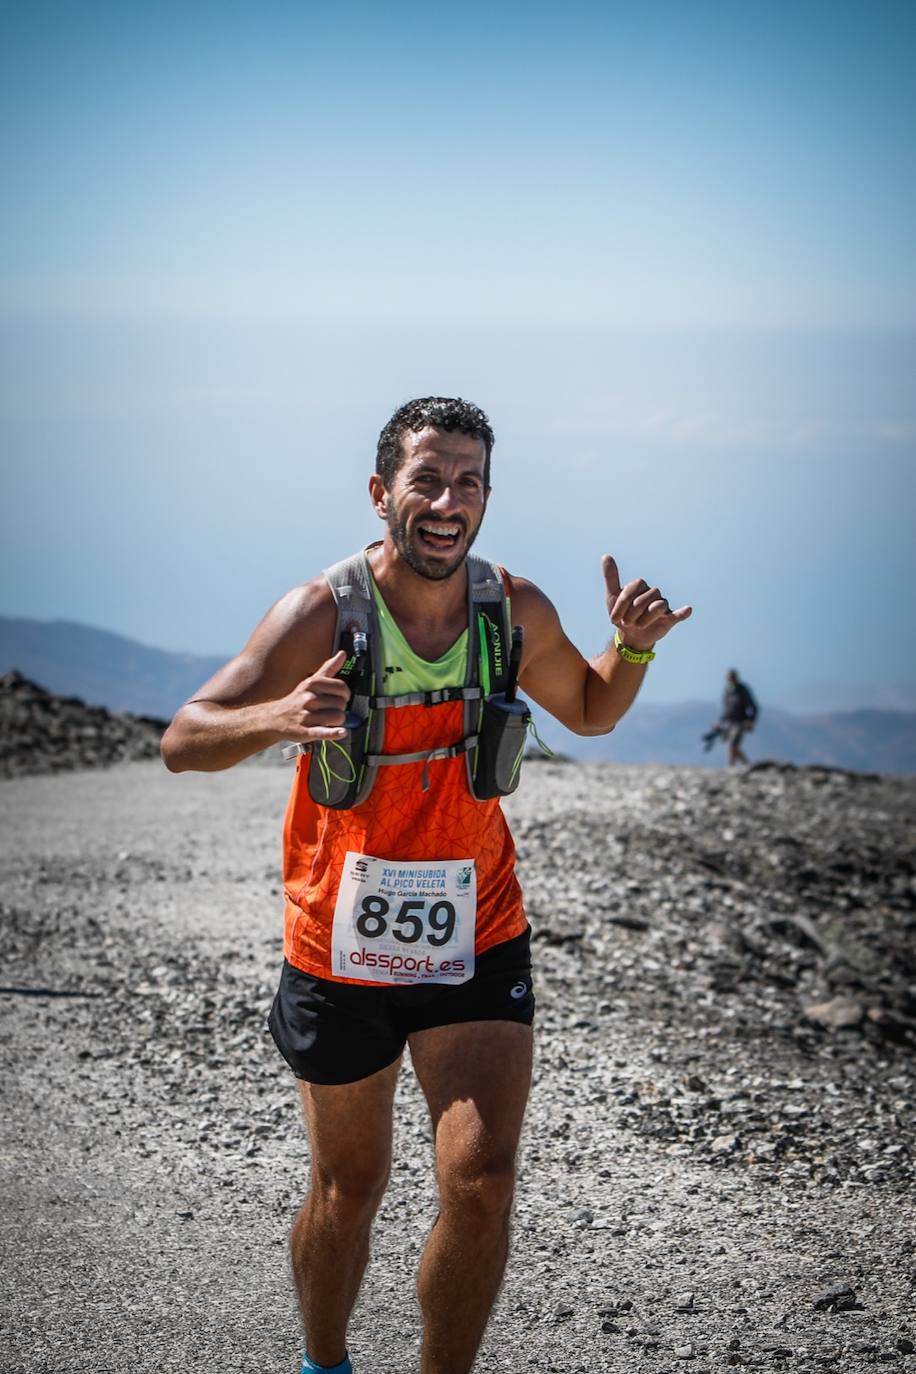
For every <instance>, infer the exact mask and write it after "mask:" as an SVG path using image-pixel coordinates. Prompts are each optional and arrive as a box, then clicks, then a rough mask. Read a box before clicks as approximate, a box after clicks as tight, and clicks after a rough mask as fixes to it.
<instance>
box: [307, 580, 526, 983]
mask: <svg viewBox="0 0 916 1374" xmlns="http://www.w3.org/2000/svg"><path fill="white" fill-rule="evenodd" d="M376 599H377V602H378V610H379V625H380V632H381V635H382V644H383V648H384V655H383V657H384V662H385V663H386V664H389V663H392V662H393V661H397V659H398V658H399V657H400V658H403V657H404V649H405V647H406V652H407V654H408V655H412V650H410V649H409V646H406V641H404V640H403V637H402V636H400V632H399V631H398V630H397V628H396V626H394V622H393V620H392V619H391V616H390V612H388V610H387V607H385V605H384V603H383V602H382V601H381V598H380V597H379V596H378V594H377V593H376ZM395 637H399V638H400V644H397V643H394V642H393V641H394V639H395ZM414 657H416V656H414ZM421 662H422V661H421ZM428 666H430V667H434V666H435V665H428ZM395 680H396V681H397V691H398V693H400V692H403V691H404V690H413V688H412V686H408V685H407V684H406V683H405V682H404V679H403V677H397V676H396V678H395ZM463 680H464V674H463V665H462V666H461V668H460V670H459V672H458V675H457V676H456V679H455V682H454V683H452V684H445V683H440V684H439V685H442V686H444V685H456V686H460V685H461V683H462V682H463ZM392 694H393V693H392ZM463 733H464V707H463V704H462V702H460V701H454V702H443V703H440V704H438V705H436V706H401V707H397V708H395V709H391V710H388V711H386V712H385V738H384V745H383V753H385V754H411V753H418V752H421V751H428V750H430V749H435V748H441V747H447V746H449V745H451V744H454V743H455V741H456V740H459V739H461V737H462V735H463ZM426 767H427V768H428V779H429V787H428V788H427V790H426V791H424V790H423V772H424V764H423V763H422V762H417V763H405V764H397V765H392V766H389V767H387V768H379V769H378V772H377V773H376V778H375V783H374V785H373V788H372V791H371V792H370V794H369V796H368V797H367V798H366V800H365V801H364V802H361V803H360V804H359V805H358V806H355V807H353V808H352V809H351V810H347V811H343V810H335V809H333V808H329V807H325V806H321V805H319V804H318V803H316V802H314V801H313V800H312V799H311V797H310V796H309V791H308V758H307V757H306V756H303V755H300V757H299V760H298V763H297V768H296V775H295V777H294V779H293V784H292V789H291V791H290V797H289V803H288V805H287V809H286V820H285V823H284V828H283V883H284V893H285V918H284V928H285V931H284V955H285V957H286V959H287V960H288V961H289V963H291V964H293V965H294V966H295V967H296V968H298V969H301V970H302V971H303V972H304V973H310V974H312V975H314V976H315V977H318V978H333V979H334V981H336V982H344V983H356V984H361V983H366V984H367V985H370V986H377V984H371V983H370V982H369V980H366V979H359V978H345V977H342V976H340V975H339V974H337V973H335V972H333V971H332V965H331V928H332V925H333V920H334V910H335V906H336V903H337V892H338V886H339V884H340V879H341V873H342V871H343V867H344V860H345V857H346V854H347V852H348V851H350V852H353V853H357V854H363V855H370V856H372V857H374V858H378V859H390V860H400V861H410V860H415V861H424V860H428V861H435V860H444V859H466V858H473V859H474V861H475V867H476V882H477V923H476V928H475V937H474V946H475V953H476V954H478V955H479V954H482V953H483V951H484V950H486V949H489V948H490V947H491V946H493V945H496V944H500V943H502V941H504V940H510V939H512V938H513V937H514V936H516V935H520V934H521V933H522V932H523V931H524V930H525V928H526V926H527V920H526V917H525V910H524V906H523V903H522V894H521V889H520V887H519V885H518V881H517V879H516V877H515V845H514V844H513V841H512V836H511V834H510V832H509V827H508V825H507V823H506V819H505V817H504V815H503V813H502V808H501V806H500V801H499V798H498V797H495V798H493V799H491V800H489V801H482V802H481V801H477V800H476V799H475V798H474V797H473V796H472V795H471V791H470V788H469V786H468V781H467V770H466V764H465V759H464V756H463V755H459V756H457V757H456V758H450V759H437V760H433V761H432V762H430V763H429V764H428V765H426Z"/></svg>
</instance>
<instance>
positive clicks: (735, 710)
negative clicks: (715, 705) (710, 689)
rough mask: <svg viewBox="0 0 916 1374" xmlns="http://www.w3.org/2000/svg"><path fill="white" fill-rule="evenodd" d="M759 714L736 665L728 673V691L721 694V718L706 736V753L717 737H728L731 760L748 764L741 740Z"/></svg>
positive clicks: (729, 757)
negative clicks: (735, 667)
mask: <svg viewBox="0 0 916 1374" xmlns="http://www.w3.org/2000/svg"><path fill="white" fill-rule="evenodd" d="M759 714H760V709H759V707H758V705H757V702H756V701H755V700H754V695H753V693H752V692H751V689H750V687H748V685H747V683H746V682H742V681H741V679H740V678H739V676H738V673H737V671H736V670H735V669H734V668H729V670H728V672H727V673H726V674H725V691H724V692H723V693H722V710H721V713H720V715H719V719H718V720H717V721H716V723H715V725H713V727H712V729H710V730H708V731H707V733H706V734H705V735H704V736H703V744H704V745H705V746H706V750H707V752H708V751H709V750H710V749H711V748H712V746H713V745H714V744H715V742H716V740H717V739H723V740H725V742H726V744H727V745H728V762H729V765H730V766H731V765H732V764H736V763H747V761H748V760H747V755H746V754H745V753H744V750H743V749H742V748H741V741H742V739H743V738H744V736H745V735H746V734H747V732H748V730H753V728H754V723H755V721H756V720H757V717H758V715H759Z"/></svg>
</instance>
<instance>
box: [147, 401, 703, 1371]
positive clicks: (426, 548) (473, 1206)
mask: <svg viewBox="0 0 916 1374" xmlns="http://www.w3.org/2000/svg"><path fill="white" fill-rule="evenodd" d="M492 444H493V431H492V430H491V428H490V424H489V421H488V420H487V417H486V416H485V415H484V414H483V412H482V411H480V410H478V409H477V407H476V406H472V405H469V404H468V403H467V402H465V401H460V400H452V399H448V398H441V397H426V398H425V399H421V400H417V401H412V402H410V403H409V404H407V405H405V406H403V407H402V408H401V409H400V410H398V411H397V412H396V413H395V414H394V415H393V416H392V418H391V420H390V421H389V422H388V424H387V425H386V426H385V428H384V429H383V431H382V433H381V436H380V438H379V446H378V454H377V467H376V471H375V473H374V474H373V475H372V477H371V478H370V481H369V491H370V495H371V499H372V504H373V507H374V510H375V513H376V515H377V516H378V517H379V518H380V519H381V520H382V521H383V522H384V527H385V529H384V537H383V538H382V539H381V540H380V541H379V542H378V543H375V544H372V545H371V546H370V547H369V548H368V549H366V550H364V551H363V552H361V553H359V554H357V555H355V556H354V557H351V558H348V559H346V560H344V562H343V563H340V564H335V565H334V567H333V568H330V569H329V570H328V571H327V573H325V574H324V575H322V576H319V577H314V578H312V579H311V580H310V581H309V582H307V583H306V584H305V585H304V586H302V587H299V588H298V589H296V590H295V591H292V592H290V593H289V594H288V595H287V596H284V597H283V598H282V599H281V600H280V601H279V602H278V603H277V604H276V605H275V606H274V607H273V609H272V610H270V611H268V613H267V615H266V616H265V618H264V619H263V620H262V622H261V624H260V625H259V626H258V628H257V629H256V630H255V632H254V634H253V636H252V638H251V639H250V640H249V642H248V645H247V647H246V648H245V649H244V650H243V651H242V653H241V654H240V655H239V656H238V657H237V658H235V659H233V661H232V662H231V663H229V664H227V665H226V667H224V668H221V669H220V671H219V672H218V673H217V674H216V675H215V677H213V678H211V679H210V681H209V682H208V683H206V684H205V685H204V686H203V687H202V688H201V689H200V691H199V692H198V693H197V694H196V696H195V697H194V698H193V699H192V700H191V701H189V702H187V703H186V704H185V705H184V706H182V708H181V710H180V711H179V712H178V714H177V715H176V717H175V719H174V721H173V722H172V724H171V726H170V727H169V729H168V730H167V731H166V733H165V735H164V737H163V740H162V756H163V758H164V760H165V762H166V764H167V765H168V767H169V768H170V769H172V770H173V772H182V771H183V770H184V769H188V768H192V769H200V770H203V771H205V772H211V771H216V770H218V769H221V768H229V767H231V766H232V765H233V764H235V763H239V762H240V761H241V760H242V759H244V758H247V757H248V756H249V755H251V754H255V753H257V752H258V751H259V750H261V749H266V748H268V747H269V746H271V745H274V744H277V743H280V742H281V741H285V740H290V741H293V743H292V745H291V746H290V748H289V750H287V753H290V752H291V753H292V754H294V755H296V762H297V770H296V775H295V778H294V779H293V784H292V794H291V797H290V802H289V808H288V811H287V817H286V828H285V857H284V870H285V872H284V877H285V889H286V943H285V955H286V959H285V963H284V966H283V971H282V976H281V982H280V990H279V992H278V994H277V997H276V999H275V1001H274V1006H273V1011H272V1013H271V1017H270V1021H269V1024H270V1028H271V1030H272V1032H273V1035H274V1038H275V1040H276V1041H277V1045H278V1048H279V1049H280V1051H281V1053H282V1054H283V1056H284V1057H285V1059H286V1060H287V1062H288V1063H289V1065H290V1067H291V1068H292V1070H293V1072H294V1073H295V1074H296V1077H297V1078H298V1079H299V1090H300V1093H301V1098H302V1105H303V1108H304V1112H305V1116H306V1121H307V1125H308V1131H309V1135H310V1137H311V1184H310V1189H309V1193H308V1197H307V1198H306V1201H305V1204H304V1206H303V1208H302V1211H301V1212H300V1213H299V1216H298V1218H297V1220H296V1222H295V1224H294V1226H293V1235H292V1261H293V1272H294V1276H295V1280H296V1285H297V1288H298V1292H299V1300H300V1305H301V1307H302V1317H303V1322H304V1324H305V1335H306V1344H307V1352H308V1353H307V1354H306V1356H305V1359H304V1361H303V1365H302V1369H303V1371H314V1370H322V1369H324V1370H326V1371H333V1372H334V1374H351V1365H350V1359H349V1356H348V1354H347V1326H348V1322H349V1319H350V1312H351V1309H352V1307H353V1304H354V1302H355V1300H356V1295H357V1293H358V1291H359V1287H360V1283H361V1282H362V1277H363V1270H364V1269H365V1266H366V1261H367V1259H368V1258H369V1233H370V1228H371V1225H372V1220H373V1217H374V1215H375V1211H376V1208H377V1207H378V1204H379V1202H380V1201H381V1198H382V1194H383V1193H384V1191H385V1185H386V1183H387V1181H388V1171H389V1168H390V1163H391V1140H392V1107H393V1103H394V1094H395V1084H396V1081H397V1077H398V1072H399V1069H400V1066H401V1056H402V1054H403V1051H404V1048H405V1043H406V1044H407V1045H409V1047H410V1056H411V1060H412V1062H413V1071H414V1073H415V1074H416V1077H417V1078H418V1080H419V1082H420V1086H421V1088H422V1090H423V1092H424V1093H425V1095H426V1100H427V1103H428V1106H429V1111H430V1116H431V1123H432V1129H433V1138H434V1141H435V1164H436V1175H437V1183H438V1188H439V1211H438V1215H437V1217H436V1219H435V1221H434V1223H433V1228H432V1233H431V1235H430V1237H429V1239H428V1240H427V1242H426V1247H425V1250H424V1252H423V1257H422V1259H421V1261H420V1269H419V1276H418V1280H417V1291H418V1294H419V1299H420V1308H421V1311H422V1314H423V1344H422V1347H421V1350H420V1356H419V1368H420V1371H421V1374H466V1371H468V1370H470V1368H471V1366H472V1364H473V1363H474V1359H475V1356H476V1353H477V1348H478V1345H479V1343H480V1339H481V1337H482V1335H483V1331H484V1327H485V1326H486V1323H487V1318H488V1317H489V1314H490V1308H491V1305H492V1303H493V1300H494V1298H495V1297H496V1293H497V1290H498V1288H499V1285H500V1281H501V1279H502V1274H503V1267H504V1264H505V1261H506V1255H507V1251H508V1240H509V1216H510V1212H511V1206H512V1191H513V1184H514V1177H515V1152H516V1146H517V1143H518V1137H519V1132H520V1130H521V1126H522V1117H523V1115H524V1110H525V1103H526V1100H527V1097H528V1085H529V1077H530V1073H531V1047H532V1021H533V1018H534V995H533V992H532V985H531V960H530V951H529V935H530V928H529V925H528V919H527V916H526V914H525V909H524V906H523V904H522V894H521V891H520V889H519V885H518V882H517V881H516V877H515V849H514V846H513V843H512V838H511V836H510V834H509V830H508V826H507V825H506V821H505V819H504V817H503V814H502V811H501V810H500V797H502V796H504V795H506V794H507V793H509V792H512V791H513V790H514V789H515V787H516V785H517V783H518V774H519V766H520V764H521V760H522V756H523V751H524V744H525V738H526V731H527V723H528V719H529V713H528V710H527V707H526V706H525V704H524V703H523V702H521V701H518V700H517V699H516V696H515V684H516V678H517V679H518V684H519V686H520V687H521V688H522V689H523V690H524V691H525V693H526V694H527V695H529V696H531V697H532V698H533V700H535V701H537V702H539V703H540V705H542V706H543V707H544V709H545V710H547V711H549V712H550V713H551V714H552V715H553V716H555V717H556V718H557V719H558V720H560V721H562V723H563V724H564V725H566V726H567V727H568V728H569V729H570V730H574V731H575V732H576V733H578V734H580V735H601V734H605V733H606V732H607V731H609V730H613V728H614V726H615V725H616V723H617V721H618V720H620V718H621V716H623V714H624V713H625V712H626V711H627V710H628V709H629V707H630V705H631V704H632V702H633V700H634V698H635V696H636V693H637V692H638V690H639V687H640V685H641V683H642V680H643V678H644V676H645V673H646V668H647V665H648V664H649V663H650V662H651V660H652V659H653V658H654V657H655V647H656V645H657V644H658V642H659V640H661V639H663V638H664V636H665V635H667V634H669V633H670V632H671V631H672V630H673V629H674V628H675V627H676V626H678V625H680V624H681V622H682V621H684V620H686V619H687V617H688V616H689V615H690V607H689V606H682V607H681V608H680V609H679V610H672V609H671V607H670V606H669V604H668V601H667V599H666V598H665V597H664V596H663V595H662V593H661V592H660V591H659V589H658V587H655V586H651V585H650V584H649V583H648V582H646V581H644V580H642V579H641V578H639V579H634V580H633V581H631V582H627V583H626V585H624V586H621V583H620V577H619V575H618V572H617V564H616V563H615V562H614V560H613V558H610V557H609V556H605V558H604V562H603V577H602V587H601V591H602V592H603V600H604V602H605V604H606V607H607V615H608V616H609V618H610V621H611V624H612V625H614V626H615V629H616V633H615V635H614V638H613V640H612V642H611V643H610V644H609V645H608V646H607V648H606V649H605V650H604V651H603V652H602V653H600V654H596V656H595V657H594V658H593V659H592V660H591V662H588V661H586V659H584V658H583V657H582V655H581V654H580V653H579V651H578V650H577V649H576V648H575V647H574V646H573V645H572V644H571V643H570V641H569V640H568V639H567V638H566V635H565V633H564V632H563V629H562V627H561V625H560V621H559V618H558V616H557V613H556V611H555V610H554V608H553V606H552V605H551V603H550V602H549V601H548V599H547V597H546V596H545V595H544V593H543V592H541V591H539V590H538V588H537V587H535V586H534V585H533V584H532V583H531V582H528V581H526V580H525V579H524V578H520V577H510V575H509V574H508V573H507V572H505V571H504V570H503V569H502V568H501V567H499V566H497V565H495V564H491V563H489V562H487V561H486V560H484V559H481V558H477V557H475V556H474V555H472V554H470V548H471V545H472V544H473V542H474V539H475V536H476V534H477V531H478V529H479V527H480V523H481V521H482V519H483V516H484V512H485V511H486V508H487V501H488V499H489V496H490V449H491V447H492ZM558 480H559V481H562V476H561V475H559V476H558V474H557V472H556V471H554V473H553V475H552V477H551V478H550V479H549V481H547V483H546V487H547V488H549V486H550V484H551V483H553V484H554V485H555V484H556V483H557V481H558ZM301 488H302V492H304V493H305V492H307V490H308V477H307V475H304V476H303V478H302V483H301ZM650 497H652V499H653V500H654V496H653V493H652V492H651V491H650V490H649V488H648V487H647V488H646V491H645V495H644V497H643V501H644V503H645V506H646V509H648V507H649V506H650V505H651V504H652V501H651V500H650V499H649V498H650ZM548 499H549V490H548ZM325 515H326V512H324V511H322V509H321V506H320V502H319V503H318V504H317V505H315V504H313V506H312V509H311V511H310V512H308V513H307V515H306V516H305V517H304V518H303V519H302V521H301V524H300V526H299V535H297V537H299V538H300V542H301V543H302V545H303V547H305V548H307V546H308V530H309V526H310V523H311V524H312V525H313V526H314V528H315V529H318V528H319V526H321V525H322V522H323V520H324V517H325ZM297 518H298V517H297ZM641 518H642V517H639V516H638V511H636V510H631V511H628V513H627V523H628V524H633V525H638V524H639V523H640V519H641ZM582 595H583V600H584V597H585V593H584V592H583V594H582ZM513 622H514V624H515V631H514V632H513V628H512V627H513ZM605 623H606V622H605ZM522 631H523V634H522ZM231 842H232V841H231V836H228V837H227V844H231ZM410 1164H411V1167H412V1168H413V1169H414V1170H415V1171H417V1172H419V1170H421V1169H422V1168H424V1167H425V1160H421V1159H420V1158H418V1157H414V1158H412V1159H411V1160H410ZM297 1182H298V1180H297ZM404 1224H405V1225H408V1226H410V1225H413V1224H416V1219H415V1218H412V1219H407V1218H405V1219H404ZM389 1291H390V1294H391V1301H392V1304H393V1307H394V1313H395V1314H396V1315H397V1316H399V1315H400V1314H401V1313H403V1312H405V1311H406V1310H407V1307H408V1302H409V1298H408V1296H407V1288H406V1279H405V1276H404V1275H403V1274H393V1275H392V1276H391V1278H390V1280H389ZM374 1320H377V1318H374ZM489 1363H490V1362H488V1367H489ZM377 1367H378V1366H377V1365H376V1363H375V1362H374V1361H373V1359H372V1358H371V1356H369V1357H367V1363H366V1369H367V1370H369V1369H376V1368H377ZM415 1367H416V1366H415Z"/></svg>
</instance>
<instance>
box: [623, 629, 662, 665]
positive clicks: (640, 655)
mask: <svg viewBox="0 0 916 1374" xmlns="http://www.w3.org/2000/svg"><path fill="white" fill-rule="evenodd" d="M614 648H615V649H616V650H617V652H618V654H619V655H620V657H621V658H623V659H626V661H627V663H651V662H652V660H653V658H654V657H655V654H654V653H653V652H652V650H651V649H645V650H640V649H628V648H627V646H626V645H625V644H624V642H623V640H622V639H621V638H620V631H619V630H615V632H614Z"/></svg>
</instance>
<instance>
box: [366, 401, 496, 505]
mask: <svg viewBox="0 0 916 1374" xmlns="http://www.w3.org/2000/svg"><path fill="white" fill-rule="evenodd" d="M428 425H430V426H432V427H433V428H434V429H444V430H449V431H450V430H455V429H457V430H460V431H461V433H462V434H469V435H470V436H471V438H472V439H482V440H483V444H484V448H485V449H486V462H485V464H484V470H483V482H484V486H485V487H488V486H489V485H490V454H491V452H492V450H493V430H492V429H491V427H490V421H489V420H488V419H487V417H486V415H484V413H483V411H482V410H481V409H480V407H479V406H475V405H472V404H471V402H470V401H463V400H462V399H461V397H460V396H422V397H420V398H419V399H418V400H416V401H407V402H406V403H405V404H404V405H402V406H400V407H399V408H398V409H397V410H396V411H395V412H394V414H393V415H392V417H391V419H390V420H389V421H388V423H387V425H386V426H385V428H384V429H383V430H382V432H381V434H380V435H379V437H378V449H377V450H376V458H375V470H376V472H377V473H378V475H379V477H381V479H382V481H383V482H384V483H385V486H386V487H387V488H389V490H390V488H391V484H392V482H393V481H394V479H395V476H396V475H397V471H398V468H399V467H400V466H401V459H402V458H403V456H404V455H403V453H402V452H401V440H402V438H403V437H404V435H405V434H406V433H407V431H408V430H411V431H412V432H413V433H414V434H417V433H419V431H420V430H421V429H426V427H427V426H428Z"/></svg>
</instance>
